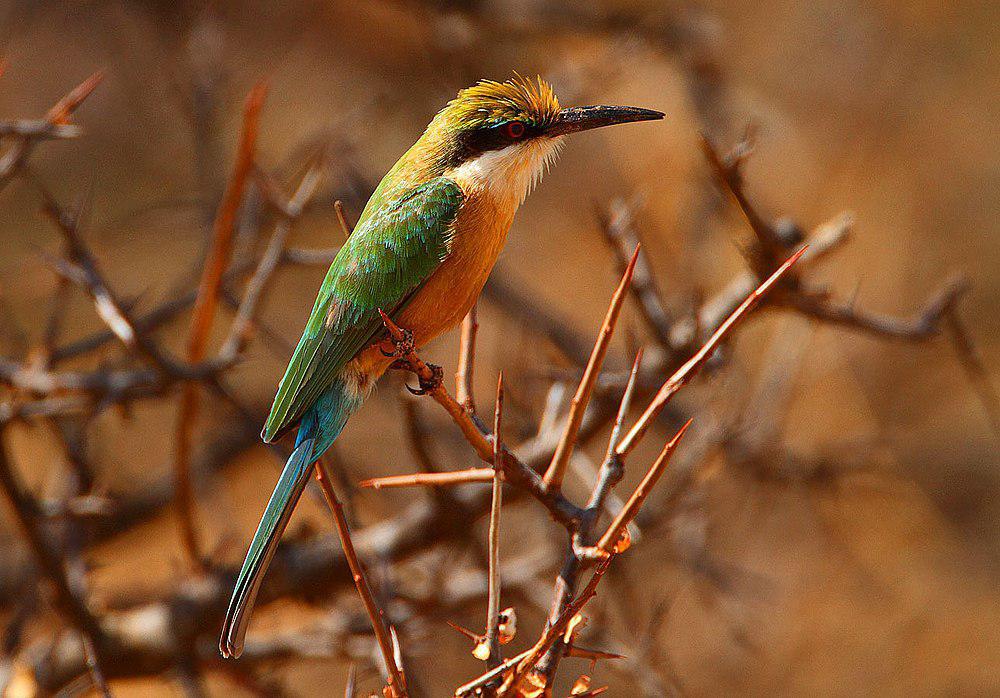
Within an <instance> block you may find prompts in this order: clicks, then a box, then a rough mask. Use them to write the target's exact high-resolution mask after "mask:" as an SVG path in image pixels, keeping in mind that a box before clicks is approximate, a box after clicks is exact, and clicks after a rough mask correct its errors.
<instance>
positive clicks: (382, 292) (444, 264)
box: [220, 77, 663, 657]
mask: <svg viewBox="0 0 1000 698" xmlns="http://www.w3.org/2000/svg"><path fill="white" fill-rule="evenodd" d="M661 118H663V114H662V113H660V112H658V111H652V110H649V109H639V108H636V107H574V108H569V109H560V108H559V102H558V100H557V99H556V96H555V94H554V93H553V92H552V88H551V87H549V85H548V84H546V83H545V82H543V81H542V80H541V78H539V79H538V80H537V82H533V81H530V80H526V79H524V78H521V77H515V78H514V79H511V80H507V81H505V82H494V81H489V80H484V81H482V82H479V83H478V84H476V85H475V86H473V87H470V88H468V89H465V90H462V91H461V92H459V93H458V96H457V97H456V98H455V99H453V100H452V101H451V102H449V103H448V104H447V106H445V107H444V109H442V110H441V111H440V112H439V113H438V114H437V116H435V117H434V119H433V120H432V121H431V123H430V125H429V126H428V127H427V130H425V131H424V133H423V135H422V136H421V137H420V138H419V140H417V142H416V143H415V144H414V145H413V146H412V147H411V148H410V149H409V150H408V151H406V153H405V154H404V155H403V156H402V157H401V158H400V159H399V161H398V162H397V163H396V164H395V165H394V166H393V167H392V169H391V170H389V172H388V173H387V174H386V175H385V177H384V178H383V179H382V181H381V182H380V183H379V185H378V187H377V188H376V189H375V192H374V193H373V194H372V197H371V199H369V201H368V204H367V206H365V209H364V211H363V212H362V214H361V217H360V218H359V220H358V223H357V225H356V227H355V229H354V232H353V233H352V234H351V235H350V237H349V238H348V240H347V242H346V243H345V244H344V246H343V247H342V248H341V249H340V252H339V253H338V254H337V257H336V259H334V261H333V264H331V265H330V270H329V272H328V273H327V275H326V278H325V280H324V281H323V285H322V287H321V288H320V290H319V295H318V297H317V298H316V303H315V305H314V306H313V310H312V314H311V315H310V316H309V320H308V321H307V323H306V328H305V331H304V332H303V333H302V338H301V339H300V340H299V343H298V346H297V347H296V348H295V353H294V354H293V355H292V358H291V361H290V362H289V364H288V368H287V369H286V371H285V375H284V377H283V378H282V379H281V383H280V384H279V385H278V393H277V395H276V396H275V398H274V405H273V406H272V407H271V413H270V416H268V418H267V423H266V424H265V426H264V430H263V433H262V438H263V439H264V441H265V442H271V441H274V440H275V439H277V438H279V437H280V436H282V435H283V434H285V433H286V432H288V431H289V430H291V429H294V428H295V427H296V426H297V427H298V434H297V437H296V440H295V450H294V451H293V452H292V455H291V456H290V457H289V459H288V462H287V463H286V464H285V468H284V470H283V471H282V473H281V477H280V478H279V480H278V484H277V486H276V487H275V489H274V493H273V494H272V495H271V499H270V501H268V503H267V507H266V508H265V510H264V514H263V517H262V518H261V521H260V524H259V526H258V527H257V532H256V533H255V534H254V537H253V541H252V542H251V543H250V549H249V551H248V552H247V556H246V560H245V561H244V563H243V567H242V569H241V570H240V573H239V577H238V578H237V581H236V588H235V589H234V591H233V597H232V601H231V602H230V604H229V610H228V612H227V614H226V619H225V625H224V626H223V631H222V639H221V642H220V649H221V651H222V654H223V656H226V657H238V656H239V655H240V653H241V652H242V651H243V641H244V637H245V635H246V630H247V624H248V622H249V619H250V611H251V609H252V607H253V603H254V599H255V597H256V596H257V590H258V589H259V588H260V584H261V580H262V579H263V576H264V571H265V569H266V568H267V565H268V563H269V562H270V560H271V558H272V556H273V555H274V552H275V549H276V548H277V545H278V539H279V538H280V537H281V534H282V532H283V531H284V529H285V526H286V525H287V523H288V520H289V518H290V516H291V513H292V509H293V508H294V507H295V504H296V502H297V501H298V499H299V497H300V496H301V494H302V491H303V490H304V488H305V486H306V482H307V481H308V479H309V476H310V474H311V472H312V466H313V463H315V462H316V461H317V460H318V459H319V457H320V456H321V455H322V454H323V452H324V451H326V450H327V449H328V448H329V447H330V445H331V444H332V443H333V441H334V439H336V438H337V436H338V435H339V434H340V432H341V430H342V429H343V428H344V425H345V424H346V423H347V420H348V418H349V417H350V416H351V415H352V414H353V413H354V412H355V411H357V409H358V408H359V407H360V406H361V403H362V402H363V401H364V399H365V397H366V396H367V395H368V393H369V391H370V390H371V389H372V386H373V385H374V383H375V381H376V380H378V378H379V377H380V376H381V375H382V374H383V373H384V372H385V371H386V369H387V368H388V367H389V365H390V364H391V363H392V358H391V357H387V356H386V353H385V352H384V351H383V350H382V348H381V347H380V341H381V339H382V336H383V332H384V328H383V323H382V320H381V316H380V313H379V311H380V310H382V311H384V312H386V313H387V314H388V315H389V316H390V317H392V318H393V319H394V320H395V322H396V324H397V325H399V326H400V327H403V328H406V329H408V330H409V331H410V332H412V334H413V338H414V343H415V345H416V346H418V347H419V346H421V345H423V344H425V343H426V342H429V341H430V340H432V339H434V338H435V337H437V336H438V335H439V334H441V333H442V332H444V331H446V330H448V329H450V328H452V327H454V326H455V325H456V324H457V323H458V322H460V321H461V320H462V318H463V317H464V316H465V315H466V313H468V312H469V310H470V309H471V308H472V306H473V304H474V303H475V301H476V298H477V297H478V296H479V293H480V291H482V289H483V285H484V284H485V283H486V277H487V276H489V273H490V271H491V270H492V269H493V265H494V263H495V262H496V259H497V256H498V255H499V254H500V250H501V249H502V248H503V246H504V242H505V241H506V239H507V233H508V231H509V230H510V226H511V222H512V221H513V219H514V213H515V211H517V208H518V206H520V204H521V202H522V201H524V198H525V196H527V195H528V193H529V192H530V191H531V189H532V187H533V186H534V185H535V184H536V183H537V182H538V180H539V179H540V178H541V176H542V174H543V173H544V172H545V170H546V168H547V167H548V165H549V163H550V162H551V161H552V159H553V158H554V157H555V155H556V154H557V153H558V151H559V149H560V146H561V145H562V142H563V136H565V135H567V134H570V133H577V132H579V131H585V130H588V129H592V128H597V127H599V126H609V125H611V124H620V123H626V122H630V121H646V120H650V119H661Z"/></svg>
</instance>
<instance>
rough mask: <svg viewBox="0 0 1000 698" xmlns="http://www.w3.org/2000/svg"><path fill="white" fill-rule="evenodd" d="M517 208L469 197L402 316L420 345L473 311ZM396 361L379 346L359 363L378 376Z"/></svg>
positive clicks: (402, 322)
mask: <svg viewBox="0 0 1000 698" xmlns="http://www.w3.org/2000/svg"><path fill="white" fill-rule="evenodd" d="M515 208H516V207H515V206H508V205H503V204H498V203H497V202H496V200H495V199H493V198H492V197H489V196H486V195H482V194H480V195H476V194H475V193H473V194H470V195H468V198H467V199H466V200H465V202H464V203H463V204H462V208H461V210H460V211H459V214H458V217H457V219H456V222H455V234H454V238H453V240H452V247H451V252H450V254H449V255H448V257H447V258H446V259H445V260H444V262H442V263H441V266H440V267H438V269H437V270H436V271H435V272H434V274H433V275H431V277H430V278H429V279H428V280H427V281H426V282H425V283H424V285H423V286H421V287H420V290H419V291H418V292H417V293H416V294H415V295H414V297H413V298H411V299H410V301H409V303H407V305H406V308H405V309H404V310H403V312H402V313H401V314H400V316H399V318H398V319H397V323H398V324H399V326H400V327H402V328H405V329H408V330H410V331H411V332H413V336H414V340H415V342H416V345H417V346H418V347H419V346H423V345H424V344H426V343H427V342H429V341H431V340H432V339H434V338H435V337H437V336H438V335H440V334H441V333H443V332H446V331H448V330H450V329H451V328H453V327H454V326H455V325H457V324H458V323H460V322H461V321H462V318H464V317H465V316H466V314H468V312H469V310H471V309H472V306H473V305H474V304H475V302H476V299H477V298H479V294H480V292H481V291H482V290H483V285H484V284H485V283H486V279H487V278H488V277H489V275H490V272H491V271H492V270H493V265H494V264H496V261H497V257H499V256H500V251H501V250H502V249H503V246H504V243H506V241H507V233H508V232H510V225H511V223H512V221H513V219H514V211H515ZM391 362H392V360H391V359H386V358H385V357H384V356H383V355H382V353H381V351H380V350H379V348H378V347H369V348H368V349H365V350H364V351H362V352H361V354H359V355H358V357H357V359H355V361H354V364H355V366H354V367H355V368H356V369H357V370H359V371H360V372H361V373H364V374H369V375H371V374H372V373H374V374H375V375H376V376H377V375H381V374H382V372H384V371H385V369H386V368H388V365H389V364H390V363H391Z"/></svg>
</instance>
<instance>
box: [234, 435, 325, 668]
mask: <svg viewBox="0 0 1000 698" xmlns="http://www.w3.org/2000/svg"><path fill="white" fill-rule="evenodd" d="M314 443H315V441H314V440H313V439H311V438H309V439H305V440H304V441H302V442H301V443H300V444H299V445H298V446H296V447H295V450H294V451H293V452H292V455H291V456H290V457H289V459H288V462H287V463H285V468H284V470H282V471H281V477H280V478H278V484H277V485H276V486H275V488H274V492H273V493H272V494H271V499H270V500H268V502H267V507H266V508H265V509H264V515H263V516H262V517H261V519H260V523H259V524H258V525H257V532H256V533H254V535H253V541H251V543H250V549H249V550H247V556H246V559H245V560H244V561H243V567H242V568H240V573H239V575H238V576H237V578H236V586H235V588H234V589H233V597H232V599H231V600H230V601H229V610H228V611H226V620H225V623H224V624H223V626H222V638H221V639H220V641H219V651H220V652H222V656H223V657H239V656H240V654H242V652H243V639H244V638H245V637H246V633H247V626H248V625H249V624H250V612H251V611H252V610H253V605H254V601H256V599H257V591H258V590H259V589H260V585H261V582H263V581H264V572H265V571H266V570H267V567H268V565H269V564H270V563H271V558H273V557H274V552H275V550H277V549H278V541H279V540H281V534H282V533H283V532H284V530H285V527H286V526H287V525H288V520H289V519H290V518H292V511H293V510H294V509H295V504H296V503H297V502H298V501H299V497H301V496H302V492H303V491H304V490H305V488H306V483H307V482H309V476H310V474H312V464H313V463H314V459H313V458H312V451H313V444H314Z"/></svg>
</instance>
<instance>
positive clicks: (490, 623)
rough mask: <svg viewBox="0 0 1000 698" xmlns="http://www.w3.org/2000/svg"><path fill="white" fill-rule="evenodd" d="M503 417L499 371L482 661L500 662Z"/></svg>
mask: <svg viewBox="0 0 1000 698" xmlns="http://www.w3.org/2000/svg"><path fill="white" fill-rule="evenodd" d="M502 421H503V372H501V373H500V376H499V377H498V378H497V398H496V409H495V411H494V416H493V496H492V498H491V504H490V540H489V592H490V593H489V601H488V605H487V613H486V643H487V645H488V647H489V656H488V657H487V659H486V665H487V666H488V667H489V668H490V669H495V668H496V667H497V666H499V665H500V663H501V661H502V657H501V656H500V637H499V632H500V507H501V505H502V496H503V489H502V484H503V481H502V479H501V477H500V475H501V473H502V472H503V452H502V451H501V450H500V427H501V423H502Z"/></svg>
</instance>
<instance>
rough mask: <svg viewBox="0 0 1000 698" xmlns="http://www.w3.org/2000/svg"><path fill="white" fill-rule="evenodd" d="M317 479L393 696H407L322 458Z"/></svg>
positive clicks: (381, 615) (382, 617) (383, 620)
mask: <svg viewBox="0 0 1000 698" xmlns="http://www.w3.org/2000/svg"><path fill="white" fill-rule="evenodd" d="M316 481H317V482H319V484H320V487H321V488H322V489H323V495H324V496H325V497H326V503H327V504H328V505H329V507H330V511H331V512H332V513H333V519H334V523H335V524H336V525H337V534H338V535H339V536H340V543H341V546H342V547H343V549H344V557H346V558H347V564H348V565H349V566H350V568H351V574H352V575H353V577H354V584H355V586H356V587H357V589H358V594H359V595H360V596H361V601H362V603H363V604H364V606H365V610H366V611H367V612H368V617H369V618H370V619H371V624H372V630H373V631H374V632H375V639H376V641H377V642H378V646H379V650H380V651H381V652H382V659H383V661H384V662H385V668H386V672H387V673H388V677H389V690H390V691H391V694H392V696H393V698H397V697H398V698H405V696H406V695H407V691H406V679H405V677H404V675H403V670H402V668H400V667H399V666H397V664H396V656H395V652H394V651H393V642H392V636H391V632H390V631H391V628H389V627H387V625H388V624H387V622H386V618H385V613H384V612H383V611H382V609H381V607H380V606H379V605H378V601H377V600H376V599H375V595H374V594H373V593H372V590H371V586H370V585H369V584H368V579H367V578H366V577H365V571H364V567H362V565H361V561H360V560H359V559H358V554H357V551H356V550H355V549H354V541H353V540H352V539H351V530H350V528H349V526H348V525H347V519H346V518H345V517H344V508H343V506H342V505H341V503H340V500H339V499H337V493H336V492H334V490H333V484H332V480H331V478H330V474H329V472H327V469H326V465H325V463H324V462H323V459H322V458H320V460H319V461H318V462H317V463H316Z"/></svg>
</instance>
